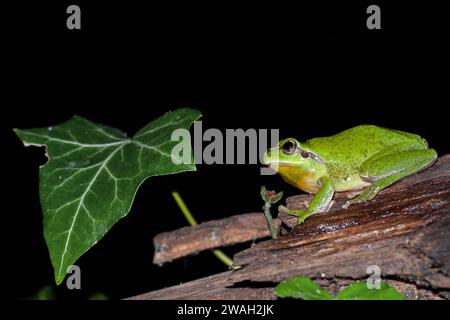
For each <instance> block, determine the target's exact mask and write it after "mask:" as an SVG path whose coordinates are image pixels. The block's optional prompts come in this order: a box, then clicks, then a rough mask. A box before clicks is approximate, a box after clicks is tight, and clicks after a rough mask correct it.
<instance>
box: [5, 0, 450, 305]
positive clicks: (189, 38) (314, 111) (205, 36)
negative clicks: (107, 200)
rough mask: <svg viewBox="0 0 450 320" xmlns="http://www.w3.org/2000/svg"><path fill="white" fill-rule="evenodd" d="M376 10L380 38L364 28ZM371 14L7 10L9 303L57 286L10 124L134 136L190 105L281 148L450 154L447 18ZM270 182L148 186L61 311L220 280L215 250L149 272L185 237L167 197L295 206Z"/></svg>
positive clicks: (194, 7)
mask: <svg viewBox="0 0 450 320" xmlns="http://www.w3.org/2000/svg"><path fill="white" fill-rule="evenodd" d="M373 3H375V4H378V5H379V6H380V7H381V12H382V18H381V19H382V21H381V23H382V29H381V30H368V29H367V28H366V19H367V16H368V15H367V14H366V8H367V6H368V5H369V4H373ZM373 3H372V2H371V3H359V4H356V2H355V3H353V4H351V3H350V4H349V3H347V1H341V3H339V4H330V3H320V4H318V5H317V6H315V7H309V6H308V7H306V6H299V5H298V4H297V5H295V6H294V5H293V4H288V3H278V2H277V3H275V2H270V3H268V4H262V3H260V2H254V3H247V4H246V5H245V6H244V5H243V4H242V3H239V2H237V3H231V2H221V3H219V2H214V5H212V4H211V1H209V2H207V1H205V2H197V1H196V2H194V1H187V2H186V1H185V2H183V4H180V3H177V2H164V4H162V3H157V4H147V5H146V6H144V5H142V4H137V3H131V2H130V3H126V2H124V1H123V2H117V3H112V2H97V1H96V2H95V4H94V3H91V2H87V1H72V2H67V1H58V2H56V1H55V2H54V3H49V2H47V1H45V2H44V1H41V2H39V3H36V2H31V1H30V2H29V3H24V2H21V3H17V4H15V5H14V6H8V7H7V8H5V10H3V13H4V21H6V24H7V28H6V31H7V32H6V34H5V37H4V44H5V45H4V47H3V49H2V51H3V52H5V53H6V58H4V59H5V60H4V63H3V64H4V66H5V67H6V70H7V71H4V72H3V77H4V78H5V80H6V81H4V83H3V85H2V86H3V90H2V91H3V94H2V97H3V99H2V111H1V127H0V129H1V138H0V143H1V150H2V156H1V161H2V163H1V167H2V168H3V177H4V181H3V184H4V186H5V187H6V188H5V191H6V192H2V198H3V197H4V198H3V199H2V209H3V210H2V212H3V217H2V223H1V225H2V234H3V235H4V236H5V238H6V239H5V241H3V248H4V249H3V253H2V264H3V267H6V271H5V272H4V273H3V275H4V279H3V283H4V284H7V285H5V286H4V289H3V291H5V292H7V293H8V296H9V297H13V298H26V297H29V296H31V295H33V294H34V293H35V292H36V291H37V290H39V289H40V288H41V287H43V286H46V285H49V284H53V281H54V280H53V270H52V266H51V264H50V259H49V256H48V252H47V248H46V245H45V242H44V239H43V235H42V223H41V219H42V215H41V211H40V205H39V198H38V167H39V165H40V164H42V163H44V162H45V159H44V156H43V152H42V150H40V149H37V148H27V149H25V148H24V147H23V146H22V144H21V142H20V141H19V139H18V138H17V137H15V135H14V134H13V132H12V130H11V129H12V128H14V127H18V128H30V127H43V126H49V125H55V124H58V123H60V122H63V121H65V120H67V119H68V118H70V117H71V116H72V115H74V114H78V115H81V116H83V117H86V118H88V119H91V120H93V121H97V122H101V123H104V124H107V125H111V126H114V127H117V128H120V129H121V130H123V131H125V132H127V133H129V134H133V133H134V132H136V131H137V130H138V129H139V128H141V127H142V126H144V125H145V124H147V123H148V122H149V121H151V120H152V119H154V118H156V117H158V116H159V115H161V114H162V113H164V112H166V111H168V110H174V109H177V108H180V107H192V108H196V109H198V110H200V111H201V112H202V113H203V118H202V120H203V127H204V129H207V128H219V129H222V130H223V129H225V128H243V129H248V128H255V129H259V128H266V129H270V128H279V129H280V135H281V137H289V136H292V137H297V138H298V139H300V140H306V139H308V138H311V137H315V136H324V135H329V134H333V133H336V132H338V131H340V130H343V129H346V128H349V127H351V126H354V125H358V124H362V123H372V124H376V125H379V126H385V127H391V128H395V129H399V130H404V131H410V132H414V133H417V134H420V135H421V136H422V137H425V138H426V139H427V140H428V142H429V144H430V146H432V147H434V148H435V149H436V150H437V151H438V153H439V154H441V155H442V154H445V153H448V152H449V151H450V148H449V146H448V141H447V138H448V134H447V127H448V117H447V116H446V114H445V111H446V110H445V109H447V108H448V105H449V104H448V99H447V95H446V93H447V90H448V81H447V77H448V74H449V68H448V57H449V52H448V49H447V48H446V42H448V32H447V26H446V19H445V10H444V8H441V7H438V6H437V5H431V4H429V3H428V2H423V3H422V4H421V3H417V4H412V3H411V2H402V3H400V2H397V1H396V4H392V3H390V4H387V3H380V2H373ZM70 4H78V5H79V6H80V7H81V13H82V22H81V23H82V29H81V30H68V29H67V28H66V18H67V16H68V15H67V14H66V8H67V6H68V5H70ZM259 169H260V166H259V165H215V166H206V165H199V166H198V171H197V172H194V173H183V174H179V175H175V176H169V177H157V178H152V179H149V180H148V181H146V182H145V183H144V184H143V185H142V187H141V189H140V190H139V192H138V194H137V197H136V199H135V202H134V204H133V207H132V209H131V212H130V214H129V216H127V217H126V218H125V219H124V220H122V221H120V222H118V223H117V224H116V225H115V226H114V227H113V228H112V229H111V231H110V232H109V233H108V234H107V235H106V236H105V237H104V238H103V239H102V240H101V241H100V242H99V243H98V244H97V245H95V246H94V247H93V248H92V249H90V250H89V251H88V252H87V253H86V254H85V255H84V256H83V257H82V258H81V259H80V260H79V261H78V263H77V264H78V265H79V266H80V267H81V270H82V288H83V289H82V290H81V291H69V290H67V289H65V288H64V286H61V287H60V288H58V292H57V294H58V298H63V299H64V298H65V299H74V298H77V299H85V298H86V297H87V296H88V295H89V294H91V293H93V292H98V291H100V292H104V293H105V294H107V295H108V296H109V297H111V298H123V297H127V296H130V295H135V294H139V293H142V292H145V291H150V290H154V289H158V288H161V287H164V286H170V285H174V284H178V283H180V282H186V281H189V280H193V279H196V278H199V277H202V276H206V275H210V274H214V273H217V272H221V271H223V270H225V267H224V266H223V265H222V264H221V263H220V262H219V261H217V260H216V259H215V258H214V257H213V256H212V255H211V254H210V253H209V252H204V253H201V254H199V255H198V256H195V257H189V258H187V259H181V260H179V261H176V262H174V263H171V264H168V265H165V266H163V267H158V266H154V265H152V262H151V261H152V255H153V246H152V237H153V236H154V235H156V234H157V233H159V232H162V231H167V230H171V229H175V228H178V227H181V226H184V225H186V222H185V221H184V218H183V217H182V215H181V213H180V212H179V210H178V208H177V207H176V205H175V204H174V202H173V200H172V198H171V195H170V192H171V191H172V190H178V191H179V192H180V193H181V195H182V196H183V198H184V199H185V201H186V202H187V204H188V206H189V207H190V209H191V211H192V212H193V213H194V214H195V216H196V218H197V220H199V221H206V220H211V219H216V218H220V217H225V216H229V215H233V214H238V213H244V212H251V211H257V210H260V207H261V205H262V203H261V200H260V198H259V189H260V186H261V185H267V186H268V187H269V188H274V189H277V190H281V189H282V190H284V191H285V193H286V195H288V196H289V195H293V194H295V193H297V191H296V190H295V189H293V188H292V187H290V186H288V185H287V184H285V183H283V182H282V181H281V178H279V177H277V176H260V174H259ZM248 246H249V244H245V245H241V246H238V247H235V248H226V250H225V251H226V252H227V253H230V254H232V253H233V252H235V251H236V250H241V249H243V248H245V247H248Z"/></svg>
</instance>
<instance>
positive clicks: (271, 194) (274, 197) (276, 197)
mask: <svg viewBox="0 0 450 320" xmlns="http://www.w3.org/2000/svg"><path fill="white" fill-rule="evenodd" d="M261 197H262V199H263V200H264V206H263V210H264V216H265V217H266V221H267V225H268V226H269V229H270V235H271V236H272V239H276V238H277V237H278V233H277V228H276V227H275V224H274V223H273V218H272V214H271V212H270V208H271V207H272V204H275V203H277V202H278V201H280V200H281V198H282V197H283V191H281V192H279V193H276V192H275V191H267V189H266V187H265V186H262V187H261Z"/></svg>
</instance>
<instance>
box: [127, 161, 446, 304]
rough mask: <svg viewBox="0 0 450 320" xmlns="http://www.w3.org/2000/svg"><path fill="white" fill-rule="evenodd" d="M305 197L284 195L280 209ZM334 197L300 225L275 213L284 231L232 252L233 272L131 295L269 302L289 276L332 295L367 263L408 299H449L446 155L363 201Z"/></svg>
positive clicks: (361, 276) (364, 273)
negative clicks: (350, 202) (327, 209)
mask: <svg viewBox="0 0 450 320" xmlns="http://www.w3.org/2000/svg"><path fill="white" fill-rule="evenodd" d="M308 197H309V196H304V195H302V196H295V197H291V198H288V199H287V204H288V207H290V208H300V207H302V206H303V202H304V200H308ZM336 200H337V201H336V203H335V204H334V206H333V207H332V209H331V210H330V212H328V213H322V214H317V215H314V216H312V217H310V218H308V219H307V220H306V221H305V223H304V224H302V225H298V226H295V225H294V224H293V223H292V219H291V218H290V217H288V216H280V219H281V220H282V221H283V225H284V229H285V232H286V234H285V235H284V236H282V237H280V238H279V239H277V240H268V241H264V242H261V243H259V244H257V245H255V246H253V247H251V248H249V249H247V250H244V251H241V252H239V253H238V254H236V255H235V256H234V264H235V265H236V266H239V267H240V268H239V269H237V270H233V271H228V272H224V273H221V274H217V275H214V276H211V277H207V278H203V279H199V280H195V281H192V282H189V283H185V284H182V285H179V286H175V287H171V288H166V289H162V290H157V291H154V292H149V293H146V294H143V295H140V296H136V297H134V298H135V299H248V298H250V299H274V298H275V295H274V293H273V287H274V286H275V284H276V283H277V282H279V281H281V280H283V279H286V278H289V277H291V276H295V275H306V276H310V277H312V278H314V279H316V280H317V281H318V282H320V283H321V284H322V285H323V286H324V287H325V288H327V289H328V290H330V291H331V292H333V293H336V292H337V291H338V290H339V289H340V288H341V287H342V286H345V285H347V284H348V283H349V282H352V281H355V280H362V279H365V278H367V276H368V275H367V267H368V266H371V265H376V266H378V267H379V268H380V270H381V276H382V278H383V279H385V280H387V281H388V282H390V283H391V284H392V285H393V286H395V287H397V288H398V289H399V290H400V291H401V292H402V293H404V294H405V295H406V296H407V298H409V299H417V298H425V299H440V298H445V299H449V298H450V242H449V241H448V240H449V239H448V238H449V235H450V155H447V156H444V157H441V158H440V159H439V160H438V162H437V163H436V164H435V165H434V166H433V167H431V168H429V169H427V170H425V171H424V172H422V173H418V174H415V175H413V176H410V177H408V178H406V179H404V180H402V181H400V182H398V183H396V184H395V185H393V186H392V187H390V188H387V189H385V190H383V191H382V192H380V194H379V195H378V196H377V197H376V198H375V199H373V200H372V201H370V202H367V203H365V204H358V205H352V206H350V207H349V208H348V209H346V210H343V209H341V204H342V203H343V202H344V201H345V195H339V196H337V197H336Z"/></svg>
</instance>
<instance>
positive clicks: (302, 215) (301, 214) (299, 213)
mask: <svg viewBox="0 0 450 320" xmlns="http://www.w3.org/2000/svg"><path fill="white" fill-rule="evenodd" d="M278 211H279V212H280V213H285V214H288V215H291V216H296V217H297V223H298V224H300V223H303V221H305V219H306V218H307V217H308V216H309V213H308V210H307V209H300V210H292V209H288V208H286V207H285V206H282V205H280V206H278Z"/></svg>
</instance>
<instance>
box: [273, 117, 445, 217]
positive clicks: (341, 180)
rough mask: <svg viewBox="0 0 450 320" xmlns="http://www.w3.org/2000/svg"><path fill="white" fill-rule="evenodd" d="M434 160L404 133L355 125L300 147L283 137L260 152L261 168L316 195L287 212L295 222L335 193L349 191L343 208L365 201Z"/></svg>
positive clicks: (324, 208)
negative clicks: (262, 165) (297, 207)
mask: <svg viewBox="0 0 450 320" xmlns="http://www.w3.org/2000/svg"><path fill="white" fill-rule="evenodd" d="M436 159H437V153H436V151H435V150H434V149H429V148H428V144H427V141H426V140H425V139H422V138H421V137H420V136H418V135H416V134H412V133H408V132H403V131H398V130H392V129H387V128H381V127H377V126H374V125H360V126H357V127H354V128H351V129H348V130H345V131H342V132H340V133H338V134H335V135H333V136H329V137H321V138H314V139H310V140H307V141H306V142H302V143H300V142H299V141H298V140H296V139H293V138H288V139H285V140H282V141H280V142H279V144H278V146H277V147H275V148H272V149H269V150H267V151H266V152H265V154H264V164H266V165H269V166H270V167H271V168H273V169H275V170H276V171H277V172H278V173H279V174H280V175H281V176H282V177H283V178H284V180H286V181H287V182H288V183H290V184H292V185H293V186H295V187H297V188H298V189H301V190H303V191H305V192H308V193H312V194H315V195H314V197H313V198H312V200H311V201H310V203H309V205H308V206H307V208H306V209H303V210H287V209H286V208H284V207H281V209H282V210H284V211H285V212H287V213H288V214H293V215H296V216H298V223H302V222H303V221H304V220H305V219H306V218H307V217H309V216H310V215H312V214H315V213H318V212H326V211H328V210H329V209H330V207H331V205H332V204H333V201H332V199H333V195H334V193H335V192H343V191H350V190H353V191H355V192H353V193H352V194H350V196H349V199H348V200H347V202H346V203H345V204H344V205H343V208H344V209H346V208H347V207H348V206H349V205H351V204H353V203H361V202H365V201H369V200H370V199H372V198H373V197H375V196H376V195H377V193H378V192H379V191H380V190H382V189H384V188H386V187H388V186H390V185H391V184H393V183H394V182H396V181H398V180H399V179H402V178H404V177H407V176H409V175H411V174H413V173H415V172H418V171H419V170H422V169H424V168H426V167H429V166H431V165H432V164H433V163H434V162H435V160H436Z"/></svg>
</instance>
